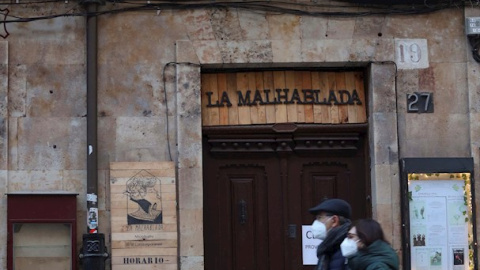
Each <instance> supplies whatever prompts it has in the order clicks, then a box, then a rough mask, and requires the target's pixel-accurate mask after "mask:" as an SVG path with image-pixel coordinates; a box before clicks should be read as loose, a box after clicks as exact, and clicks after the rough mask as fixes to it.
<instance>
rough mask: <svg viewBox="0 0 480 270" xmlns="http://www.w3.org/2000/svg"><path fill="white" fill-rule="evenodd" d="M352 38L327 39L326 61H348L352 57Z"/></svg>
mask: <svg viewBox="0 0 480 270" xmlns="http://www.w3.org/2000/svg"><path fill="white" fill-rule="evenodd" d="M351 45H352V40H351V39H328V40H325V50H324V52H325V56H326V58H325V61H327V62H348V60H349V59H350V50H351Z"/></svg>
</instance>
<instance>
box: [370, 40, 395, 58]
mask: <svg viewBox="0 0 480 270" xmlns="http://www.w3.org/2000/svg"><path fill="white" fill-rule="evenodd" d="M376 42H377V43H376V49H375V56H374V60H375V61H380V62H381V61H395V42H394V40H393V39H386V38H379V39H377V41H376Z"/></svg>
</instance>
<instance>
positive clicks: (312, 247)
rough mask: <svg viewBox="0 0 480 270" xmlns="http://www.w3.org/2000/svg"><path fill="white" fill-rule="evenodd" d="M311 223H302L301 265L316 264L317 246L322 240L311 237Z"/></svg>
mask: <svg viewBox="0 0 480 270" xmlns="http://www.w3.org/2000/svg"><path fill="white" fill-rule="evenodd" d="M311 227H312V226H311V225H302V253H303V265H317V262H318V258H317V247H318V245H320V243H322V240H320V239H315V238H313V233H312V230H311Z"/></svg>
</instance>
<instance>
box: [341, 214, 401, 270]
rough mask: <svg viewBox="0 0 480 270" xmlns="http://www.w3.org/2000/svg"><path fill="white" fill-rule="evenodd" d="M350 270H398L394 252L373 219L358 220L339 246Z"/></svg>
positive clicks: (396, 257)
mask: <svg viewBox="0 0 480 270" xmlns="http://www.w3.org/2000/svg"><path fill="white" fill-rule="evenodd" d="M340 249H341V251H342V255H343V256H344V257H347V258H348V266H349V267H350V269H351V270H398V268H399V261H398V256H397V253H396V252H395V250H393V248H392V247H391V246H390V244H389V243H388V242H387V241H386V240H385V237H384V235H383V230H382V227H381V226H380V224H379V223H378V222H377V221H375V220H373V219H360V220H358V221H356V222H355V224H354V225H353V226H352V228H351V229H350V230H349V231H348V234H347V238H345V240H343V242H342V244H341V245H340Z"/></svg>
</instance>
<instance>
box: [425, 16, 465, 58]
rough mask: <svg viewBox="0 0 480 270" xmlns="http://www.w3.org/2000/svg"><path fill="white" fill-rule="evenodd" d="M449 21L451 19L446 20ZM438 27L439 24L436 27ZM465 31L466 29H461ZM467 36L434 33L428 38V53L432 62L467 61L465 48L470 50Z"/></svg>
mask: <svg viewBox="0 0 480 270" xmlns="http://www.w3.org/2000/svg"><path fill="white" fill-rule="evenodd" d="M445 21H449V20H445ZM434 29H437V26H435V27H434ZM460 31H462V32H463V31H464V30H460ZM469 46H470V45H469V44H468V42H467V40H466V38H465V36H461V37H459V38H452V37H450V36H437V35H432V36H431V37H430V38H429V39H428V54H429V57H428V59H429V61H430V63H444V62H449V63H452V62H453V63H460V62H466V61H467V54H466V53H465V48H467V49H468V50H470V47H469Z"/></svg>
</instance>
